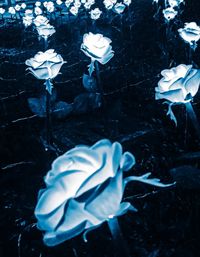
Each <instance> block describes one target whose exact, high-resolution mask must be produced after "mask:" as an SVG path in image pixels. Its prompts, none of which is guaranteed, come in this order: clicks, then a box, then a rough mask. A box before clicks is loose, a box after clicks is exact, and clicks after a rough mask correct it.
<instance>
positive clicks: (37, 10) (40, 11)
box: [34, 7, 42, 15]
mask: <svg viewBox="0 0 200 257" xmlns="http://www.w3.org/2000/svg"><path fill="white" fill-rule="evenodd" d="M34 12H35V15H41V14H42V9H41V8H40V7H35V9H34Z"/></svg>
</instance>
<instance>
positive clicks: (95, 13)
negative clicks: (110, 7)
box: [90, 8, 102, 20]
mask: <svg viewBox="0 0 200 257" xmlns="http://www.w3.org/2000/svg"><path fill="white" fill-rule="evenodd" d="M101 14H102V11H100V10H99V8H95V9H94V10H91V12H90V17H91V19H93V20H98V19H99V18H100V16H101Z"/></svg>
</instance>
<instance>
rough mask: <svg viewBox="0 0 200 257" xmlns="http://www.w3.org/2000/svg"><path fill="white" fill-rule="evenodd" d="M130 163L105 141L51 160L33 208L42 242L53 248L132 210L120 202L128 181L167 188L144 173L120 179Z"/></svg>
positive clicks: (131, 158) (127, 156) (117, 146)
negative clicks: (49, 168)
mask: <svg viewBox="0 0 200 257" xmlns="http://www.w3.org/2000/svg"><path fill="white" fill-rule="evenodd" d="M134 164H135V158H134V156H133V155H132V154H131V153H129V152H125V153H123V152H122V146H121V144H120V143H118V142H115V143H113V144H112V143H111V142H110V141H109V140H106V139H104V140H100V141H98V142H97V143H96V144H94V145H93V146H92V147H88V146H78V147H75V148H73V149H71V150H70V151H68V152H66V153H65V154H63V155H62V156H60V157H59V158H57V159H56V160H55V161H54V162H53V164H52V167H51V170H50V171H49V172H48V173H47V175H46V177H45V183H46V189H43V190H41V191H40V192H39V197H38V203H37V206H36V209H35V216H36V218H37V220H38V223H37V225H38V228H39V229H40V230H43V231H45V234H44V243H45V244H47V245H48V246H54V245H57V244H59V243H61V242H63V241H65V240H68V239H70V238H73V237H75V236H76V235H78V234H80V233H81V232H83V231H84V230H85V229H93V228H95V227H96V226H99V225H101V224H102V223H103V222H105V221H108V220H109V219H112V218H113V217H116V216H120V215H123V214H125V213H126V212H127V211H128V210H132V211H136V209H135V208H134V207H133V206H132V205H131V204H130V203H128V202H122V198H123V193H124V189H125V186H126V184H127V183H128V182H130V181H138V182H144V183H147V184H150V185H154V186H160V187H166V186H170V185H171V184H168V185H164V184H162V183H160V181H159V179H151V178H150V179H148V177H149V176H150V173H147V174H145V175H142V176H139V177H137V176H129V177H126V178H125V179H123V172H124V171H128V170H129V169H131V167H132V166H133V165H134Z"/></svg>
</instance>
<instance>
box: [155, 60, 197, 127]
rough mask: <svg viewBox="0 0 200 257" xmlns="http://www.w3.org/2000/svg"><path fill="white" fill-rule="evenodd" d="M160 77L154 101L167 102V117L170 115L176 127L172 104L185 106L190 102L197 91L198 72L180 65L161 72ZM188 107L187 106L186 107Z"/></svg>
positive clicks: (187, 66) (190, 66)
mask: <svg viewBox="0 0 200 257" xmlns="http://www.w3.org/2000/svg"><path fill="white" fill-rule="evenodd" d="M161 75H162V76H163V78H162V79H161V80H160V81H159V82H158V87H156V88H155V99H156V100H160V99H165V100H167V103H168V104H169V109H168V113H167V115H170V118H171V119H172V120H173V121H174V122H175V124H176V125H177V120H176V117H175V115H174V114H173V112H172V109H171V107H172V105H174V104H187V103H190V102H191V101H192V99H193V97H194V96H195V95H196V93H197V92H198V90H199V85H200V70H199V69H194V68H193V67H192V65H185V64H180V65H178V66H177V67H174V68H171V69H167V70H163V71H162V72H161ZM190 105H191V104H190ZM190 105H189V104H187V106H190ZM190 109H191V107H190ZM190 112H191V111H190ZM193 115H194V114H193ZM195 123H197V121H195Z"/></svg>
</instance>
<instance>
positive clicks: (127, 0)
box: [123, 0, 132, 6]
mask: <svg viewBox="0 0 200 257" xmlns="http://www.w3.org/2000/svg"><path fill="white" fill-rule="evenodd" d="M123 3H124V4H125V5H127V6H129V5H130V4H131V3H132V0H123Z"/></svg>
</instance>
